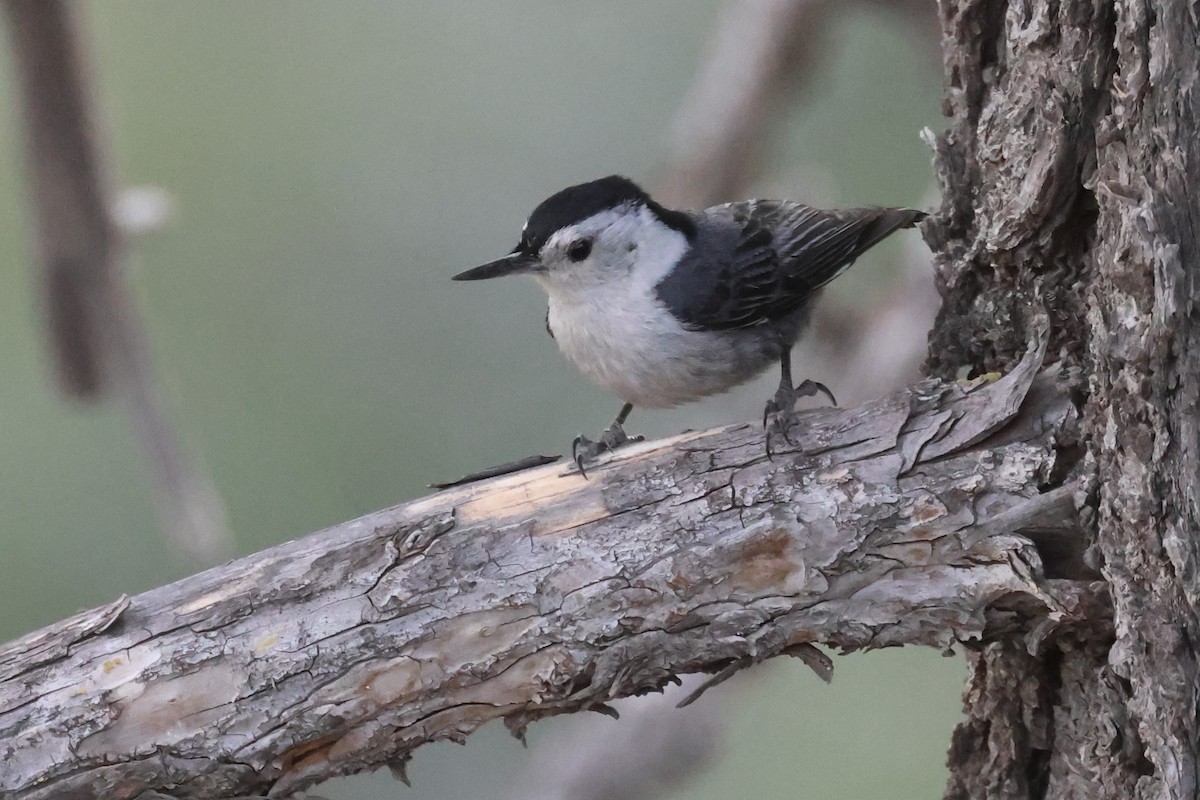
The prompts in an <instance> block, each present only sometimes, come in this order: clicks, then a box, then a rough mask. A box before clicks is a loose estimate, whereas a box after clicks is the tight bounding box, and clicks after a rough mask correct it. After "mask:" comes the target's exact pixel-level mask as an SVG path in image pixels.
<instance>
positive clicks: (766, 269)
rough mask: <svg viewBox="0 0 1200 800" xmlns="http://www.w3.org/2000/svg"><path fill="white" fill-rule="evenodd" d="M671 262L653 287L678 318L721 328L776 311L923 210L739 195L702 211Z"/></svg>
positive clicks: (800, 299) (795, 303)
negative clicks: (832, 207)
mask: <svg viewBox="0 0 1200 800" xmlns="http://www.w3.org/2000/svg"><path fill="white" fill-rule="evenodd" d="M703 214H704V219H703V220H702V221H698V230H699V233H698V234H697V236H696V239H695V240H694V241H693V243H692V248H691V250H690V251H689V253H688V255H687V256H685V258H684V260H683V261H681V262H680V264H679V266H678V267H677V268H676V269H675V270H673V271H672V273H671V274H670V275H668V276H667V277H666V278H665V279H664V280H663V281H662V282H661V283H659V285H658V286H657V287H656V289H657V292H658V297H659V299H660V300H662V302H663V303H664V304H666V305H667V307H668V308H670V309H671V311H672V313H673V314H675V316H676V317H677V318H679V319H680V320H681V321H682V322H683V324H684V325H685V326H687V327H689V328H692V329H696V330H728V329H731V328H745V327H750V326H753V325H759V324H763V323H766V322H770V321H772V320H776V319H779V318H781V317H784V316H786V315H788V314H790V313H792V312H794V311H796V310H797V309H799V308H800V307H801V306H803V305H804V304H805V303H806V302H808V301H809V300H810V299H811V298H812V296H813V294H814V293H815V292H816V291H817V290H818V289H820V288H821V287H822V286H824V285H825V284H826V283H828V282H829V281H831V280H833V279H834V278H836V277H837V276H838V275H840V274H841V273H842V271H844V270H845V269H846V268H847V267H849V266H850V265H851V264H853V263H854V260H855V259H856V258H858V257H859V256H860V255H862V253H863V252H865V251H866V250H868V249H869V248H871V247H872V246H874V245H875V244H877V243H878V242H879V241H880V240H882V239H884V238H885V237H887V236H888V235H889V234H891V233H892V232H894V231H896V230H897V229H899V228H908V227H912V226H913V225H915V224H916V223H917V222H918V221H919V220H920V219H922V218H923V217H924V216H925V215H924V214H923V213H921V212H920V211H913V210H910V209H897V208H851V209H845V210H842V211H822V210H819V209H816V208H812V207H810V206H806V205H801V204H800V203H789V202H786V201H768V200H747V201H745V202H742V203H729V204H727V205H723V206H716V207H714V208H710V209H708V210H707V211H705V212H703Z"/></svg>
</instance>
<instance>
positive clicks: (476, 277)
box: [451, 253, 539, 281]
mask: <svg viewBox="0 0 1200 800" xmlns="http://www.w3.org/2000/svg"><path fill="white" fill-rule="evenodd" d="M538 263H539V262H538V258H537V256H531V255H529V254H527V253H509V254H508V255H506V256H505V257H504V258H498V259H496V260H495V261H489V262H488V263H486V264H484V265H483V266H481V267H475V269H469V270H467V271H466V272H460V273H458V274H457V275H455V276H454V277H453V278H452V279H451V280H456V281H486V280H488V279H490V278H503V277H504V276H505V275H521V274H523V273H526V272H533V271H534V269H536V268H537V266H538Z"/></svg>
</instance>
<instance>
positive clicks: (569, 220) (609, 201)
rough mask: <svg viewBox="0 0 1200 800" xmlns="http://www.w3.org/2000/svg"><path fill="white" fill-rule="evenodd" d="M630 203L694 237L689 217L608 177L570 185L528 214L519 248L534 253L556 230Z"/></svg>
mask: <svg viewBox="0 0 1200 800" xmlns="http://www.w3.org/2000/svg"><path fill="white" fill-rule="evenodd" d="M627 203H628V204H635V205H644V206H646V207H647V208H649V209H650V211H651V212H653V213H654V215H655V216H657V217H658V218H659V219H660V220H662V222H663V224H664V225H667V226H669V227H671V228H674V229H675V230H678V231H680V232H681V233H683V234H684V235H685V236H687V237H688V238H691V237H692V236H693V235H694V234H695V225H694V224H693V222H692V220H691V218H690V217H688V216H687V215H686V214H684V213H682V212H679V211H672V210H670V209H667V208H663V207H662V206H660V205H659V204H658V203H656V202H654V201H653V200H652V199H650V195H648V194H646V192H645V191H644V190H643V189H642V188H641V187H640V186H638V185H637V184H636V183H634V182H633V181H631V180H629V179H628V178H625V177H622V176H620V175H609V176H608V177H607V178H600V179H599V180H594V181H590V182H588V183H581V184H579V185H578V186H569V187H567V188H566V189H563V190H562V191H561V192H557V193H555V194H552V195H550V197H548V198H546V199H545V200H543V201H542V202H541V203H540V204H539V205H538V207H537V208H535V209H534V210H533V213H532V214H530V215H529V222H527V223H526V224H525V232H524V233H523V234H522V236H521V243H520V244H519V245H518V248H519V249H520V250H522V251H524V252H526V253H530V254H535V253H537V252H539V251H540V250H541V249H542V247H543V246H544V245H545V244H546V242H547V241H549V239H550V237H551V236H553V235H554V232H555V231H558V230H561V229H562V228H565V227H567V226H568V225H574V224H575V223H577V222H582V221H583V220H585V219H587V218H588V217H590V216H593V215H595V214H599V213H600V212H601V211H607V210H609V209H612V208H617V207H618V206H621V205H625V204H627Z"/></svg>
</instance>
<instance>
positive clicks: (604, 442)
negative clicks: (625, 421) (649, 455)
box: [571, 424, 646, 478]
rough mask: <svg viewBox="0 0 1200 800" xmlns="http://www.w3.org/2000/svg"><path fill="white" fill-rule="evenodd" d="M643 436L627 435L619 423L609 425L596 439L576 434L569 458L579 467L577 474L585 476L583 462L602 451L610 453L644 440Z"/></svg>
mask: <svg viewBox="0 0 1200 800" xmlns="http://www.w3.org/2000/svg"><path fill="white" fill-rule="evenodd" d="M645 438H646V437H645V436H630V435H628V434H627V433H625V429H624V428H622V427H621V426H620V425H616V424H613V425H609V426H608V427H607V428H605V429H604V432H603V433H601V434H600V438H599V439H598V440H597V441H592V440H591V439H589V438H587V437H586V436H584V435H583V434H580V435H579V436H576V437H575V441H573V442H571V460H573V461H574V462H575V466H576V467H578V468H579V474H580V475H582V476H583V477H585V478H586V477H587V471H586V470H585V469H584V467H583V465H584V464H585V463H587V462H588V461H592V460H594V459H595V458H596V457H598V456H600V455H601V454H603V453H611V452H612V451H613V450H616V449H617V448H618V447H621V446H623V445H627V444H633V443H634V442H640V441H643V440H645Z"/></svg>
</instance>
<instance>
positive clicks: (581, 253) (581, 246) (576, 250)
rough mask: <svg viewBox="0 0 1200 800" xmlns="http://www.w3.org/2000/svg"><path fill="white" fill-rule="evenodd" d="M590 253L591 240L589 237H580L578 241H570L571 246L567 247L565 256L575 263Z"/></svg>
mask: <svg viewBox="0 0 1200 800" xmlns="http://www.w3.org/2000/svg"><path fill="white" fill-rule="evenodd" d="M591 254H592V240H591V239H580V240H578V241H575V242H571V246H570V247H568V248H567V258H569V259H571V260H572V261H574V262H575V263H579V262H580V261H583V260H584V259H585V258H587V257H588V256H590V255H591Z"/></svg>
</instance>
